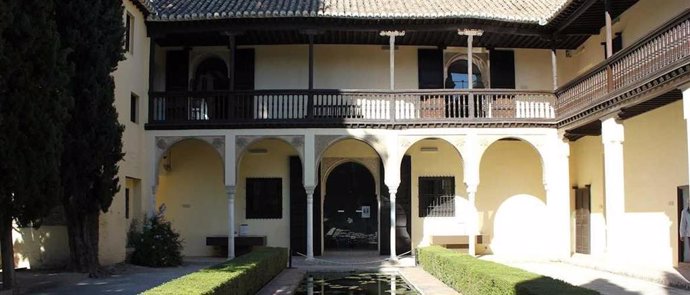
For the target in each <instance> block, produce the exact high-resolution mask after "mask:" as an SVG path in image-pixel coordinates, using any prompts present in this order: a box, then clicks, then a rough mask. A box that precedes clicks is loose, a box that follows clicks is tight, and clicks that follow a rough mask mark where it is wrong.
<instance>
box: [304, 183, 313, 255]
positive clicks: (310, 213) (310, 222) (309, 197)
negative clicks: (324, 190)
mask: <svg viewBox="0 0 690 295" xmlns="http://www.w3.org/2000/svg"><path fill="white" fill-rule="evenodd" d="M304 190H305V191H307V260H314V187H313V186H305V187H304Z"/></svg>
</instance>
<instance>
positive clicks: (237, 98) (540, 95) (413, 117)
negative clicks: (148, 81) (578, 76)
mask: <svg viewBox="0 0 690 295" xmlns="http://www.w3.org/2000/svg"><path fill="white" fill-rule="evenodd" d="M310 100H311V101H310ZM554 103H555V96H554V95H553V93H550V92H535V91H520V90H509V91H508V90H490V89H482V90H473V91H468V90H411V91H376V90H312V91H309V90H255V91H233V92H229V91H218V92H177V93H173V92H156V93H151V95H150V106H149V110H150V114H149V118H150V120H149V123H150V124H165V123H178V124H180V123H182V124H184V123H187V124H195V123H197V124H203V123H208V122H220V123H223V122H226V123H231V122H255V123H257V122H262V123H270V122H285V121H295V122H298V121H302V122H315V123H318V122H349V123H387V122H398V123H409V122H415V123H416V122H425V121H427V122H442V121H456V120H484V121H491V120H494V121H505V120H508V121H511V120H515V121H544V120H552V119H554V118H555V109H554Z"/></svg>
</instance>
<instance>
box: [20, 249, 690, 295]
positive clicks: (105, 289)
mask: <svg viewBox="0 0 690 295" xmlns="http://www.w3.org/2000/svg"><path fill="white" fill-rule="evenodd" d="M386 258H387V257H385V256H380V255H378V254H377V253H375V252H330V253H326V255H324V256H322V257H318V259H316V260H315V261H306V260H305V259H304V258H303V257H293V258H292V268H291V269H288V270H286V271H284V272H283V273H281V274H280V275H279V276H278V277H276V278H275V279H274V280H273V281H271V282H270V283H269V284H268V285H267V286H266V287H265V288H264V289H262V290H261V291H260V292H259V293H258V294H260V295H289V294H293V293H292V292H293V290H294V288H295V287H296V286H297V285H298V284H299V282H300V281H301V280H302V278H303V277H304V275H305V274H306V273H307V272H342V271H397V272H399V273H401V274H402V275H403V276H404V277H405V279H407V280H408V282H410V283H411V284H412V285H413V286H415V287H416V288H417V289H419V290H420V291H422V292H423V294H433V295H457V294H458V293H457V292H455V291H454V290H452V289H450V288H448V287H447V286H446V285H444V284H443V283H441V282H440V281H438V280H437V279H436V278H434V277H433V276H431V275H429V274H428V273H427V272H425V271H424V270H423V269H421V268H419V267H415V265H414V258H412V257H404V258H401V259H400V260H399V261H398V262H397V263H390V262H389V261H387V260H386ZM482 259H487V260H492V261H496V262H500V263H504V264H507V265H511V266H514V267H518V268H522V269H525V270H527V271H531V272H535V273H538V274H541V275H545V276H549V277H553V278H556V279H560V280H563V281H566V282H569V283H571V284H574V285H578V286H582V287H585V288H590V289H594V290H597V291H599V292H601V293H602V294H605V295H606V294H612V295H618V294H621V295H680V294H690V290H689V289H683V288H674V287H669V286H668V284H673V285H675V286H684V287H690V284H688V285H684V284H685V282H687V279H686V278H687V277H690V266H688V265H681V266H680V267H679V268H675V269H669V270H650V269H639V268H638V269H628V270H627V271H626V272H620V271H614V270H610V271H604V270H603V269H606V267H605V265H602V264H601V263H599V264H598V265H597V264H594V262H593V261H589V262H588V261H583V260H582V259H578V258H577V257H575V260H573V261H567V263H566V262H524V261H523V262H520V261H510V260H506V259H501V258H499V257H494V256H485V257H482ZM223 260H224V259H223V258H189V259H186V260H185V264H184V265H183V266H181V267H175V268H147V267H139V266H132V265H118V266H115V267H112V268H111V271H112V272H113V275H112V276H111V277H108V278H103V279H89V278H87V277H86V275H84V274H78V273H68V272H48V271H19V272H18V273H17V279H18V283H19V285H20V286H21V288H20V293H21V294H54V295H60V294H76V295H81V294H138V293H140V292H142V291H145V290H148V289H150V288H152V287H155V286H157V285H159V284H161V283H164V282H166V281H169V280H171V279H174V278H176V277H179V276H182V275H185V274H187V273H190V272H193V271H196V270H198V269H201V268H204V267H207V266H210V265H214V264H217V263H219V262H222V261H223ZM587 263H591V264H590V265H587ZM585 266H587V267H585ZM610 267H611V266H609V268H610ZM617 267H620V268H622V267H623V266H620V265H619V266H617ZM595 268H598V269H595ZM612 271H613V272H618V273H619V274H615V273H613V272H612ZM622 273H625V274H626V275H623V274H622Z"/></svg>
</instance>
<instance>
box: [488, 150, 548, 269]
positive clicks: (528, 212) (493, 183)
mask: <svg viewBox="0 0 690 295" xmlns="http://www.w3.org/2000/svg"><path fill="white" fill-rule="evenodd" d="M479 173H480V183H479V187H478V190H477V199H476V204H477V211H478V215H479V228H480V232H481V233H482V234H483V235H484V236H485V237H488V241H485V243H486V242H488V243H486V244H484V245H480V246H478V247H477V251H478V252H480V253H482V252H484V253H493V254H496V255H499V256H509V257H513V258H517V257H519V258H521V259H522V258H540V257H543V255H544V253H549V245H550V241H549V234H548V233H549V231H548V226H549V223H550V222H549V217H548V210H547V207H546V191H545V189H544V185H543V173H542V165H541V156H540V154H539V152H538V151H537V150H536V149H535V148H534V147H533V146H532V145H531V144H530V143H528V142H525V141H523V140H520V139H513V138H506V139H501V140H498V141H496V142H494V143H492V144H491V145H490V146H489V147H488V148H487V149H486V151H485V152H484V154H483V156H482V158H481V163H480V170H479Z"/></svg>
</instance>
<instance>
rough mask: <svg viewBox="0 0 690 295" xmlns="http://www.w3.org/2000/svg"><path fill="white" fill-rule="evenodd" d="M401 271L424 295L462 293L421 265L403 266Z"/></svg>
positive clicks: (456, 294)
mask: <svg viewBox="0 0 690 295" xmlns="http://www.w3.org/2000/svg"><path fill="white" fill-rule="evenodd" d="M399 272H400V274H402V275H403V277H405V279H406V280H407V281H408V282H409V283H410V284H412V286H413V287H415V289H417V290H419V291H420V292H421V293H422V294H424V295H460V293H458V292H457V291H455V290H453V289H452V288H450V287H448V285H446V284H444V283H443V282H441V281H439V280H438V279H437V278H436V277H434V276H432V275H431V274H429V273H428V272H426V271H425V270H424V269H422V268H421V267H406V268H401V269H400V270H399Z"/></svg>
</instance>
